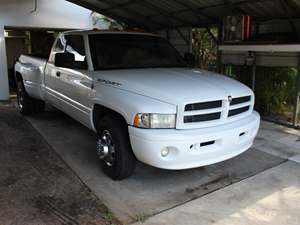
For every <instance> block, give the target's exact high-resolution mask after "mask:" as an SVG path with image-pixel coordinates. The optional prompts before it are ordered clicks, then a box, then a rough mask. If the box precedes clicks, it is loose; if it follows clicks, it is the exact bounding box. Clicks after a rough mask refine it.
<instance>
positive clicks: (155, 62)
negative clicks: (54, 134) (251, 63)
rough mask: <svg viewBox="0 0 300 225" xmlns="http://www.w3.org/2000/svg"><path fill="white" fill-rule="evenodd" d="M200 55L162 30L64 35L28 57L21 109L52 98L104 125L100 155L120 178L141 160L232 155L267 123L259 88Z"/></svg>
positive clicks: (184, 163) (21, 76) (183, 161)
mask: <svg viewBox="0 0 300 225" xmlns="http://www.w3.org/2000/svg"><path fill="white" fill-rule="evenodd" d="M188 56H190V57H188ZM191 59H192V57H191V55H187V57H183V56H181V54H180V53H178V52H177V51H176V50H175V48H174V47H173V46H172V45H171V44H170V43H169V42H168V41H167V40H166V39H164V38H162V37H160V36H157V35H154V34H148V33H142V32H125V31H123V32H121V31H68V32H63V33H61V34H59V36H58V37H57V39H56V41H55V42H54V45H53V47H52V50H51V53H50V56H49V58H48V59H42V58H37V57H32V56H26V55H21V56H20V58H19V61H18V62H17V63H16V65H15V78H16V81H17V96H18V98H17V100H18V101H17V103H18V108H19V110H20V112H21V113H23V114H26V115H28V114H30V113H37V112H43V110H44V108H45V102H47V103H49V104H51V105H53V106H54V107H55V108H58V109H59V110H61V111H63V112H65V113H66V114H68V115H69V116H71V117H73V118H74V119H75V120H77V121H79V122H80V123H82V124H83V125H85V126H86V127H88V128H89V129H91V130H93V131H94V132H96V133H97V140H95V143H96V144H95V150H96V151H95V152H96V153H95V156H97V157H98V158H99V159H100V161H101V164H102V168H103V171H104V172H105V173H106V174H107V175H108V176H109V177H111V178H112V179H114V180H121V179H124V178H127V177H129V176H130V175H132V173H133V171H134V169H135V165H136V161H137V160H139V161H142V162H144V163H146V164H149V165H152V166H154V167H158V168H162V169H169V170H181V169H188V168H195V167H202V166H205V165H210V164H214V163H217V162H221V161H224V160H227V159H230V158H233V157H235V156H237V155H239V154H241V153H242V152H244V151H246V150H247V149H249V148H250V147H251V145H252V144H253V141H254V138H255V136H256V134H257V131H258V128H259V124H260V116H259V114H258V113H257V112H255V111H254V109H253V106H254V94H253V92H252V90H251V89H249V88H248V87H247V86H245V85H243V84H241V83H239V82H238V81H236V80H233V79H231V78H229V77H226V76H223V75H220V74H215V73H212V72H208V71H204V70H201V69H197V68H193V67H192V66H190V65H189V64H190V63H189V62H191V61H192V60H191ZM70 132H71V131H70Z"/></svg>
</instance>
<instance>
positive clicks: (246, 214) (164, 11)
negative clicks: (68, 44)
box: [0, 0, 300, 225]
mask: <svg viewBox="0 0 300 225" xmlns="http://www.w3.org/2000/svg"><path fill="white" fill-rule="evenodd" d="M68 1H70V2H73V3H75V4H78V5H81V6H84V7H86V8H88V9H91V10H93V11H97V12H99V13H101V14H103V15H106V16H109V17H111V18H113V19H116V20H118V21H121V22H123V23H126V24H127V25H128V28H130V29H135V28H140V29H143V30H147V31H150V32H156V33H158V34H161V35H163V36H165V37H166V38H167V39H169V40H170V42H171V43H172V44H173V45H174V46H175V47H176V48H177V49H178V50H179V51H180V52H181V53H182V54H183V53H185V52H190V51H191V48H192V32H191V31H192V28H194V27H204V28H205V29H206V30H207V32H208V33H209V34H210V35H211V37H212V39H214V41H215V42H216V43H217V44H218V45H219V46H220V47H219V52H218V70H219V71H224V66H225V65H226V64H233V63H236V64H238V63H240V61H239V60H242V62H244V59H245V58H247V57H249V55H250V56H252V55H255V54H257V58H256V60H252V59H253V58H251V60H250V61H251V62H252V64H251V66H253V78H255V67H256V65H259V62H261V61H267V60H268V62H270V60H271V61H272V60H273V58H276V59H278V57H285V58H281V59H280V58H279V59H278V60H280V61H281V60H282V59H285V61H284V62H287V63H291V61H292V65H293V66H297V65H298V53H295V54H294V52H298V49H297V48H299V46H298V45H297V44H296V43H293V44H294V46H291V45H290V43H286V45H282V44H281V45H280V46H279V45H276V47H280V49H282V48H283V50H282V51H279V52H281V53H282V52H283V54H282V55H279V56H277V55H276V56H275V57H274V56H272V55H271V56H272V57H267V58H266V57H261V55H260V53H259V52H261V51H263V52H268V54H272V52H273V51H274V49H273V48H270V46H271V44H270V43H264V44H265V47H267V48H265V49H263V50H260V51H258V50H257V49H252V48H253V46H254V45H253V43H248V45H243V44H241V43H239V44H237V43H231V44H230V45H228V43H227V44H226V43H224V37H222V34H223V28H224V27H223V19H224V17H225V16H228V15H251V16H253V20H255V21H256V23H255V26H256V28H257V32H259V30H260V32H262V29H261V28H264V30H272V29H275V28H276V27H277V26H278V24H281V26H283V27H287V28H288V29H291V30H292V32H293V33H294V34H296V33H298V30H297V27H298V24H300V23H298V20H297V19H298V18H299V19H300V4H299V3H298V1H297V0H282V1H281V0H278V1H277V0H276V1H274V0H215V1H208V0H144V1H139V0H68ZM287 12H288V13H287ZM274 19H276V21H278V23H276V24H277V25H274V24H273V23H270V21H271V20H274ZM286 24H287V25H286ZM212 26H217V27H218V28H219V35H218V37H215V36H214V35H213V34H212V32H211V31H210V29H211V27H212ZM273 45H274V43H273ZM273 45H272V47H273ZM228 46H230V47H228ZM249 46H251V47H249ZM256 46H257V45H256ZM295 46H297V48H295ZM291 47H292V48H293V50H295V49H296V51H293V53H292V54H291V55H289V54H287V53H286V52H287V51H288V49H290V48H291ZM228 48H229V49H228ZM236 48H241V49H240V50H239V51H237V52H238V53H236V51H234V52H233V53H232V50H234V49H236ZM299 51H300V50H299ZM276 54H277V53H276ZM290 56H291V57H290ZM241 58H242V59H241ZM253 62H255V63H253ZM256 62H257V63H256ZM265 63H266V62H265ZM287 65H289V64H287ZM253 88H254V86H253ZM298 96H299V94H298V93H297V99H298ZM11 111H13V110H12V109H11ZM0 112H1V110H0ZM297 112H298V107H296V106H295V115H294V116H296V115H297ZM19 117H21V116H19ZM22 119H24V118H23V117H22V118H19V120H22ZM25 119H26V120H27V121H29V123H30V124H31V126H32V127H31V128H32V129H34V130H35V131H37V132H38V134H39V135H40V137H39V138H40V139H42V140H45V143H47V147H49V148H52V149H54V150H55V152H56V153H58V155H59V156H60V157H61V158H62V159H63V160H64V162H65V163H66V164H67V165H68V167H70V168H71V169H72V170H73V171H74V172H75V173H76V177H77V176H78V177H79V178H80V180H81V181H83V182H84V183H85V184H86V185H87V186H88V187H89V188H90V189H91V190H92V192H93V193H95V195H96V196H97V197H98V198H99V199H100V200H101V201H102V202H103V203H104V204H105V205H107V206H108V207H109V208H110V209H111V210H112V212H113V213H114V214H115V215H116V216H117V217H118V218H119V219H120V220H122V221H123V222H126V223H133V222H137V224H142V223H139V222H141V221H144V220H146V222H145V224H146V225H154V224H172V225H175V224H199V223H200V222H199V218H201V220H202V219H203V223H204V224H222V225H223V224H254V223H260V222H261V224H267V222H269V224H298V223H297V222H299V219H300V218H299V215H298V212H299V205H300V204H299V201H300V198H299V191H298V190H299V187H300V184H299V176H300V174H299V171H300V170H299V168H300V164H299V163H300V157H299V156H300V150H299V149H300V144H299V140H300V133H299V131H297V130H295V129H291V128H287V127H284V126H279V125H276V124H273V123H269V122H263V123H262V128H261V130H260V132H259V135H258V137H257V139H256V141H255V144H254V146H253V147H252V149H251V150H249V151H247V152H246V153H244V154H242V155H240V156H238V157H236V158H233V159H231V160H228V161H225V162H223V163H219V164H216V165H211V166H207V167H204V168H197V169H192V170H185V171H165V170H160V169H156V168H153V167H149V166H146V165H144V164H141V163H140V164H139V165H138V169H137V172H136V173H135V174H134V176H133V177H131V178H130V179H128V180H124V181H121V182H115V181H112V180H110V179H109V178H107V177H106V176H105V175H104V174H103V173H102V171H101V169H100V166H99V162H98V160H97V158H96V157H95V152H94V142H95V134H94V133H92V132H91V131H90V130H88V129H87V128H85V127H83V126H82V125H81V124H79V123H77V122H76V121H74V120H73V119H71V118H70V117H68V116H66V115H65V114H63V113H62V112H60V111H58V110H56V109H54V108H51V107H49V108H48V109H47V111H46V113H44V114H41V115H34V116H32V117H25ZM0 122H1V121H0ZM0 128H1V126H0ZM12 130H13V129H12ZM70 131H71V132H70ZM13 132H14V130H13ZM0 134H1V132H0ZM33 140H34V139H33ZM21 141H22V139H21V138H20V140H19V142H21ZM33 142H34V141H33ZM25 144H26V143H25ZM28 146H29V147H30V148H32V146H31V143H27V147H28ZM33 161H38V160H33ZM58 172H59V171H58ZM52 176H54V175H52ZM74 177H75V176H74ZM55 185H56V183H55V184H54V186H55ZM54 195H55V194H54ZM274 195H275V196H274ZM284 197H286V198H284ZM257 202H258V203H259V204H258V206H257V204H256V203H257ZM274 202H275V203H276V204H275V203H274ZM278 202H279V203H278ZM272 203H274V205H271V204H272ZM273 206H274V207H273ZM274 212H276V213H277V212H278V213H277V214H276V213H274ZM275 214H276V215H275ZM261 215H267V218H264V217H263V218H262V217H260V216H261ZM290 215H292V216H290ZM149 217H150V218H149ZM229 217H230V218H231V219H233V220H231V221H230V220H229V221H226V219H228V218H229ZM148 218H149V219H148ZM291 218H292V219H296V221H292V222H290V220H291ZM297 219H298V220H297ZM232 221H233V222H232ZM287 221H289V222H290V223H286V222H287ZM201 222H202V221H201ZM234 222H236V223H234ZM71 224H72V223H71ZM73 224H77V223H73Z"/></svg>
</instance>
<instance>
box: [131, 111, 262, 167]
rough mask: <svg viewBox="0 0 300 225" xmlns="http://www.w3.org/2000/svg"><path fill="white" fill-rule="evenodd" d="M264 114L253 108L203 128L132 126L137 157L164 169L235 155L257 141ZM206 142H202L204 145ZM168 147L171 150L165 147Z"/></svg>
mask: <svg viewBox="0 0 300 225" xmlns="http://www.w3.org/2000/svg"><path fill="white" fill-rule="evenodd" d="M259 124H260V116H259V114H258V113H257V112H253V113H252V114H251V115H250V116H247V117H245V118H243V119H241V120H238V121H235V122H232V123H229V124H225V125H220V126H215V127H209V128H201V129H189V130H176V129H170V130H169V129H140V128H135V127H131V126H130V127H129V136H130V141H131V146H132V149H133V152H134V154H135V156H136V158H137V159H138V160H140V161H142V162H144V163H146V164H149V165H152V166H154V167H158V168H163V169H171V170H177V169H188V168H195V167H200V166H205V165H210V164H214V163H217V162H221V161H224V160H227V159H230V158H233V157H235V156H237V155H239V154H241V153H242V152H244V151H246V150H247V149H249V148H250V147H251V145H252V144H253V141H254V138H255V136H256V134H257V132H258V128H259ZM201 145H202V146H201ZM164 148H168V150H169V154H168V155H167V156H165V157H163V156H162V154H161V151H162V149H164Z"/></svg>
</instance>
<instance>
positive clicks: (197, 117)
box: [184, 112, 221, 123]
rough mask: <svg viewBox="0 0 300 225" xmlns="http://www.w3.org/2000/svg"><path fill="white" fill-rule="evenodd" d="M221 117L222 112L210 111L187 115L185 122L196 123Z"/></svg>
mask: <svg viewBox="0 0 300 225" xmlns="http://www.w3.org/2000/svg"><path fill="white" fill-rule="evenodd" d="M220 118H221V113H220V112H218V113H208V114H202V115H193V116H185V117H184V123H195V122H203V121H211V120H217V119H220Z"/></svg>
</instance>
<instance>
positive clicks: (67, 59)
mask: <svg viewBox="0 0 300 225" xmlns="http://www.w3.org/2000/svg"><path fill="white" fill-rule="evenodd" d="M54 65H55V66H56V67H64V68H70V69H82V70H85V69H87V63H86V61H76V60H75V55H74V54H72V53H68V52H59V53H56V54H55V59H54Z"/></svg>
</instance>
